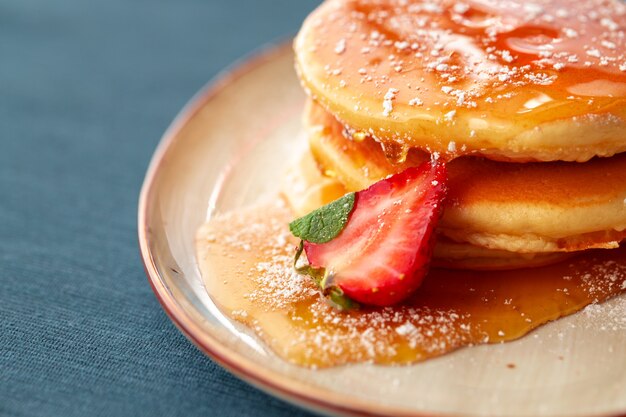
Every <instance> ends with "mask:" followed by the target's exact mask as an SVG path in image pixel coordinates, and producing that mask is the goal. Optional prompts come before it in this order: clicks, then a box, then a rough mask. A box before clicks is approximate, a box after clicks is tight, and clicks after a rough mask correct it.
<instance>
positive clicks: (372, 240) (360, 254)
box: [304, 160, 447, 306]
mask: <svg viewBox="0 0 626 417" xmlns="http://www.w3.org/2000/svg"><path fill="white" fill-rule="evenodd" d="M446 180H447V171H446V167H445V165H444V164H443V163H442V162H439V161H437V160H433V161H430V162H425V163H423V164H422V165H420V166H418V167H411V168H408V169H406V170H405V171H403V172H401V173H399V174H396V175H393V176H391V177H388V178H386V179H383V180H381V181H379V182H377V183H375V184H373V185H372V186H370V187H369V188H367V189H365V190H363V191H359V192H357V193H356V195H355V198H354V208H353V210H352V212H351V213H350V214H349V217H348V218H347V222H346V223H345V226H344V228H343V229H342V230H341V232H340V233H339V234H338V235H337V236H336V237H335V238H333V239H332V240H330V241H328V242H325V243H312V242H309V241H306V240H305V241H304V251H305V252H306V256H307V258H308V260H309V264H310V266H311V267H312V269H316V270H318V271H321V270H323V271H324V279H323V280H321V281H320V283H321V286H322V289H324V290H328V289H329V288H335V289H336V288H339V289H340V290H341V291H342V292H343V294H345V295H346V296H348V297H349V298H350V299H352V300H356V301H357V302H359V303H363V304H368V305H376V306H389V305H392V304H396V303H398V302H400V301H402V300H404V299H405V298H407V297H408V296H409V295H411V294H412V293H413V292H414V291H415V290H416V289H417V288H418V287H419V286H420V284H421V283H422V280H423V279H424V276H425V275H426V273H427V271H428V265H429V262H430V258H431V255H432V249H433V246H434V230H435V226H436V224H437V221H438V220H439V217H440V215H441V212H442V208H443V204H442V202H443V199H444V197H445V194H446V187H445V184H446ZM322 268H323V269H322Z"/></svg>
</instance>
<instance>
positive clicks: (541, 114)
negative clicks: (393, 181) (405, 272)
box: [286, 0, 626, 269]
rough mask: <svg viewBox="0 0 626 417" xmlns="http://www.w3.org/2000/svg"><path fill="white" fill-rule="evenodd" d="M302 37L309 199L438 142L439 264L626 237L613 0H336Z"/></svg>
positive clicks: (625, 167) (303, 173)
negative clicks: (444, 168) (442, 184)
mask: <svg viewBox="0 0 626 417" xmlns="http://www.w3.org/2000/svg"><path fill="white" fill-rule="evenodd" d="M295 51H296V68H297V70H298V74H299V76H300V79H301V81H302V84H303V86H304V88H305V90H306V92H307V94H308V96H309V102H308V104H307V107H306V110H305V114H304V122H305V126H306V128H307V129H306V130H307V136H308V140H309V145H310V150H311V152H310V154H311V156H307V157H306V158H308V159H305V161H304V162H303V165H301V167H300V168H299V172H298V174H297V175H299V176H300V177H301V178H304V179H305V182H306V184H307V185H306V188H307V190H308V191H311V190H316V187H317V191H316V192H317V193H318V197H319V198H318V199H317V200H315V201H316V202H317V203H319V204H322V203H326V202H328V201H326V200H330V199H332V198H334V197H336V196H338V195H340V194H341V193H343V192H346V191H357V190H361V189H364V188H366V187H368V186H369V185H371V184H372V183H374V182H376V181H378V180H380V179H382V178H385V177H387V176H389V175H391V174H394V173H397V172H400V171H402V170H404V169H406V168H407V167H409V166H414V165H418V164H420V163H421V162H423V161H425V160H427V159H429V158H431V155H433V154H435V155H437V156H438V157H439V158H443V159H444V160H445V161H447V162H448V168H449V172H450V182H449V192H448V197H447V200H446V206H445V211H444V215H443V218H442V219H441V222H440V223H439V227H438V230H437V232H438V243H437V246H436V249H435V255H434V256H435V264H436V265H439V266H446V267H453V268H467V269H510V268H521V267H529V266H538V265H544V264H547V263H552V262H557V261H560V260H562V259H564V258H566V257H568V256H572V255H573V254H576V253H578V252H580V251H584V250H588V249H614V248H617V247H618V246H619V243H620V242H621V241H622V240H623V239H624V238H626V6H625V5H624V4H622V3H621V2H619V1H618V0H580V1H576V2H571V1H570V0H551V1H539V0H533V1H521V0H471V1H458V0H416V1H407V0H404V1H403V0H393V1H392V0H332V1H331V0H329V1H326V2H325V3H323V4H322V5H321V6H320V7H319V8H318V9H317V10H316V11H314V12H313V13H312V14H311V15H310V16H309V18H308V19H307V20H306V21H305V23H304V25H303V27H302V29H301V31H300V33H299V35H298V37H297V39H296V41H295ZM313 161H314V162H313ZM320 187H321V188H323V189H324V190H325V192H324V193H321V194H320V193H319V190H320V189H321V188H320ZM286 195H287V198H288V200H289V201H290V202H291V203H292V206H293V207H294V208H295V210H296V211H297V212H299V213H298V214H302V213H300V212H301V211H304V210H305V207H304V206H303V205H302V204H303V203H302V200H301V197H302V193H300V194H298V193H295V192H292V193H290V192H289V191H288V192H286ZM309 195H310V193H309ZM321 196H323V197H321ZM306 208H307V209H309V208H310V207H306Z"/></svg>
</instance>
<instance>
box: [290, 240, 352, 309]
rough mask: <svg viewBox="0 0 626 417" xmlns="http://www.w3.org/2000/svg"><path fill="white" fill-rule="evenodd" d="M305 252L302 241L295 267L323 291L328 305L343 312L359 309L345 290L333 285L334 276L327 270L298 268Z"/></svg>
mask: <svg viewBox="0 0 626 417" xmlns="http://www.w3.org/2000/svg"><path fill="white" fill-rule="evenodd" d="M302 252H304V241H303V240H301V241H300V245H298V249H297V250H296V256H295V259H294V261H293V267H294V269H295V270H296V272H297V273H298V274H300V275H307V276H309V277H311V279H313V282H314V283H315V285H316V286H317V287H318V288H319V289H320V290H321V291H322V294H323V295H324V297H325V298H326V300H327V301H328V303H329V304H330V305H331V306H333V307H335V308H336V309H338V310H341V311H347V310H353V309H358V308H359V304H358V303H357V302H355V301H353V300H351V299H350V298H349V297H348V296H346V295H345V294H344V293H343V290H342V289H341V288H339V287H337V286H335V285H332V281H333V279H332V278H333V274H332V273H329V272H328V271H326V269H325V268H315V267H313V266H311V265H302V266H298V260H299V259H300V256H301V255H302Z"/></svg>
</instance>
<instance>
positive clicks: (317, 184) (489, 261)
mask: <svg viewBox="0 0 626 417" xmlns="http://www.w3.org/2000/svg"><path fill="white" fill-rule="evenodd" d="M281 189H282V195H283V197H284V198H285V200H286V202H287V204H288V205H289V207H290V208H291V211H292V212H293V214H294V217H298V216H304V215H305V214H307V213H310V212H311V211H313V210H315V209H316V208H318V207H321V206H323V205H325V204H328V203H330V202H331V201H334V200H336V199H338V198H339V197H341V196H343V195H344V194H345V193H346V192H347V191H346V189H345V187H344V186H343V185H342V184H341V183H340V182H339V181H337V179H335V178H329V177H326V176H324V175H322V173H321V172H320V171H319V169H318V167H317V165H316V163H315V160H314V159H313V157H312V155H311V154H310V153H308V152H307V153H305V154H304V155H303V157H302V158H301V160H299V161H298V162H297V163H296V164H295V165H293V166H292V167H291V169H290V171H289V172H288V173H287V175H285V177H284V180H283V183H282V184H281ZM570 256H572V255H571V254H568V253H516V252H508V251H503V250H493V249H487V248H484V247H480V246H474V245H471V244H469V243H459V242H454V241H452V240H450V239H447V238H446V237H445V236H441V235H439V236H438V237H437V243H436V245H435V250H434V253H433V261H432V262H433V266H435V267H441V268H450V269H472V270H507V269H519V268H532V267H539V266H544V265H549V264H552V263H556V262H560V261H563V260H565V259H567V258H569V257H570Z"/></svg>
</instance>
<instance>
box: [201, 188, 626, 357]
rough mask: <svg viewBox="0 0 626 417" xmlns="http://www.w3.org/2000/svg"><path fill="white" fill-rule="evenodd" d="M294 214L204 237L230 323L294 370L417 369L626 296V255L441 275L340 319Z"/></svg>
mask: <svg viewBox="0 0 626 417" xmlns="http://www.w3.org/2000/svg"><path fill="white" fill-rule="evenodd" d="M292 217H293V215H292V214H291V212H290V210H289V209H288V208H287V207H286V205H285V204H284V203H282V201H281V200H280V199H279V198H278V197H276V198H275V199H274V200H272V201H271V202H269V203H263V204H260V205H258V206H255V207H251V208H249V209H247V210H241V211H236V212H232V213H229V214H225V215H221V216H218V217H215V218H214V219H212V220H210V221H209V222H208V223H207V224H205V225H204V226H203V227H202V228H201V229H200V230H199V232H198V235H197V242H196V244H197V253H198V259H199V262H200V268H201V271H202V275H203V277H204V280H205V285H206V288H207V290H208V292H209V294H210V295H211V297H212V298H213V300H214V301H215V303H216V304H217V305H218V307H219V308H220V309H221V310H222V311H223V312H224V313H225V314H227V315H228V316H229V317H231V318H232V319H235V320H237V321H240V322H242V323H244V324H246V325H247V326H249V327H250V328H251V329H253V330H254V331H255V332H256V333H257V334H258V335H259V336H260V337H261V338H262V339H263V340H264V341H265V342H266V343H267V344H268V345H269V346H270V347H271V348H272V350H273V351H274V352H275V353H276V354H277V355H279V356H280V357H282V358H284V359H285V360H287V361H289V362H293V363H295V364H298V365H302V366H307V367H330V366H336V365H342V364H347V363H358V362H373V363H379V364H408V363H413V362H417V361H422V360H425V359H428V358H432V357H436V356H439V355H442V354H445V353H447V352H451V351H453V350H455V349H458V348H461V347H464V346H471V345H477V344H484V343H498V342H505V341H510V340H514V339H517V338H519V337H522V336H524V335H525V334H527V333H528V332H530V331H531V330H532V329H534V328H536V327H538V326H540V325H542V324H544V323H546V322H549V321H551V320H555V319H558V318H559V317H563V316H566V315H569V314H572V313H575V312H577V311H579V310H581V309H583V308H584V307H585V306H588V305H590V304H592V303H600V302H602V301H605V300H606V299H608V298H610V297H613V296H616V295H618V294H621V293H622V292H624V291H625V290H626V248H621V249H614V250H600V251H589V252H585V253H584V254H582V255H579V256H577V257H575V258H573V259H569V260H567V261H564V262H562V263H559V264H555V265H551V266H547V267H541V268H534V269H520V270H513V271H505V272H502V271H500V272H472V271H453V270H445V269H432V270H431V271H430V273H429V275H428V277H427V278H426V279H425V281H424V283H423V285H422V286H421V287H420V288H419V289H418V291H417V292H416V294H415V295H414V296H413V297H412V298H411V299H410V300H409V301H408V302H406V303H404V304H402V305H399V306H394V307H386V308H375V309H373V308H361V309H359V310H356V311H349V312H340V311H337V310H335V309H334V308H333V307H331V306H329V305H328V304H327V303H326V301H325V300H324V299H323V298H322V297H321V296H320V294H319V292H318V290H317V289H316V288H315V286H314V285H313V283H312V282H311V281H310V279H309V278H308V277H306V276H302V275H298V274H297V273H296V272H295V271H294V269H293V257H294V250H295V247H296V245H297V241H296V240H295V239H294V238H293V237H292V236H291V235H290V233H289V230H288V227H287V225H288V222H289V221H290V220H291V219H292Z"/></svg>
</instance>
